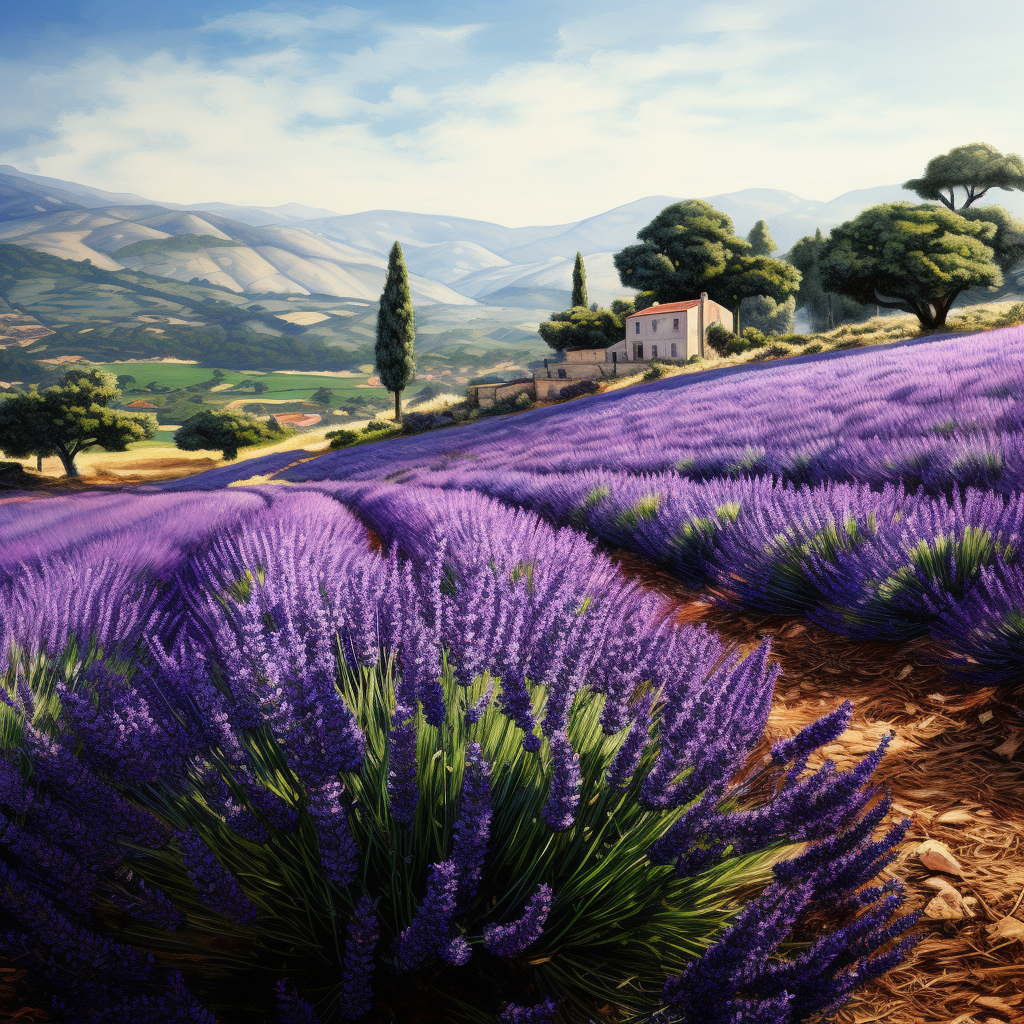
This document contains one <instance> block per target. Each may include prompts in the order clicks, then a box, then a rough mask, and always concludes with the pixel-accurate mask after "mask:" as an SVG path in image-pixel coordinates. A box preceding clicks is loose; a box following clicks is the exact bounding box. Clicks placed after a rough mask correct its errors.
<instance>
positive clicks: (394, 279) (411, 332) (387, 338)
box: [374, 242, 416, 423]
mask: <svg viewBox="0 0 1024 1024" xmlns="http://www.w3.org/2000/svg"><path fill="white" fill-rule="evenodd" d="M415 343H416V328H415V326H414V324H413V308H412V296H411V295H410V293H409V272H408V271H407V270H406V269H405V257H404V256H403V255H402V246H401V245H400V244H399V243H398V242H395V244H394V245H393V246H392V247H391V256H390V257H389V258H388V277H387V280H386V281H385V282H384V291H383V292H382V293H381V297H380V310H379V312H378V313H377V345H376V347H375V348H374V358H375V359H376V362H377V373H378V374H379V375H380V382H381V384H383V385H384V387H385V388H387V389H388V391H393V392H394V393H395V422H396V423H401V422H402V390H403V388H406V387H408V386H409V385H410V384H411V383H412V382H413V380H415V378H416V356H415V353H414V351H413V348H414V345H415Z"/></svg>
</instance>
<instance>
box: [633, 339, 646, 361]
mask: <svg viewBox="0 0 1024 1024" xmlns="http://www.w3.org/2000/svg"><path fill="white" fill-rule="evenodd" d="M643 357H644V346H643V344H642V343H640V342H637V344H635V345H634V346H633V358H634V359H643Z"/></svg>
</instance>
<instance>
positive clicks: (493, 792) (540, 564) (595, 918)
mask: <svg viewBox="0 0 1024 1024" xmlns="http://www.w3.org/2000/svg"><path fill="white" fill-rule="evenodd" d="M261 473H262V474H270V475H271V476H273V479H274V481H275V482H274V484H271V485H261V486H250V487H246V486H244V479H246V478H247V477H248V476H250V475H253V474H261ZM238 482H242V483H243V486H240V487H230V488H229V487H228V486H227V485H228V484H229V483H238ZM24 498H25V500H13V501H12V500H8V501H5V502H0V607H2V608H3V609H4V614H3V616H2V618H0V676H2V678H3V682H4V688H3V692H2V696H3V703H2V704H0V749H2V757H0V814H2V818H0V828H2V830H3V831H2V839H0V845H2V858H0V885H2V892H3V895H2V898H0V906H2V916H0V924H2V928H0V946H2V950H0V952H2V955H3V957H4V958H6V960H7V961H8V962H10V963H12V964H13V965H15V966H16V967H17V968H19V969H20V970H23V971H24V972H25V981H24V984H25V986H26V987H25V993H26V995H25V998H26V999H31V1000H33V1001H34V1002H33V1005H37V1006H39V1007H41V1008H42V1012H45V1013H46V1014H48V1016H47V1017H45V1018H39V1019H47V1020H60V1021H64V1020H66V1021H74V1022H78V1021H95V1022H100V1021H120V1020H126V1021H127V1020H132V1021H140V1022H154V1024H156V1022H164V1021H183V1022H184V1021H202V1022H214V1021H221V1022H224V1024H234V1022H249V1021H252V1022H256V1021H265V1020H270V1021H273V1020H279V1021H281V1022H282V1024H293V1022H294V1024H300V1022H301V1024H314V1022H316V1021H320V1022H323V1024H333V1022H340V1021H348V1020H363V1021H366V1022H372V1024H377V1022H378V1021H385V1020H393V1019H398V1020H413V1019H420V1020H423V1021H466V1022H475V1021H479V1022H481V1024H483V1022H488V1021H498V1020H500V1021H506V1022H515V1024H527V1022H536V1024H540V1022H542V1021H552V1022H553V1021H560V1022H564V1024H574V1022H579V1024H584V1022H589V1021H598V1020H602V1021H603V1020H612V1019H616V1015H617V1019H625V1018H627V1017H629V1019H635V1020H638V1021H639V1020H649V1019H652V1017H653V1016H654V1015H660V1016H659V1017H658V1019H660V1020H664V1021H673V1022H680V1021H681V1022H686V1024H725V1022H730V1024H796V1022H799V1021H808V1020H811V1019H812V1018H814V1017H815V1015H816V1014H821V1013H825V1014H828V1013H831V1012H834V1011H835V1010H836V1009H837V1008H839V1007H840V1006H841V1005H842V1004H843V1003H844V1002H845V1001H846V1000H847V999H848V998H849V997H850V995H851V993H853V992H854V991H855V990H857V989H859V988H861V987H862V986H864V985H865V984H867V983H869V982H871V981H872V979H874V978H877V977H879V976H881V975H883V974H884V973H885V972H887V971H888V970H890V969H891V968H893V967H894V966H895V965H897V964H899V963H900V962H901V961H902V960H903V959H904V958H905V957H906V956H907V954H908V952H909V951H910V950H911V949H912V947H913V945H914V943H915V941H916V940H917V938H918V932H917V930H916V929H915V928H914V925H915V922H916V917H917V916H916V914H914V913H906V912H904V911H901V909H900V908H901V903H902V887H901V885H900V883H899V882H898V881H897V880H896V879H894V878H886V877H885V876H883V875H882V872H883V869H885V868H886V867H887V866H888V865H889V864H890V863H891V861H892V860H893V858H894V857H895V853H896V850H897V848H898V846H899V844H900V843H901V841H902V840H903V837H904V836H905V835H906V832H907V829H908V827H909V822H907V821H905V820H900V819H899V818H898V817H896V818H895V819H894V816H893V814H892V813H891V805H890V801H889V799H888V798H887V797H885V796H884V795H883V794H881V793H880V792H879V789H878V786H877V785H876V784H875V782H874V779H875V778H876V777H877V772H878V769H879V766H880V764H881V763H882V759H883V756H884V753H885V749H886V746H887V744H888V740H887V739H884V738H883V739H882V741H881V742H880V743H879V744H877V745H876V747H875V749H873V750H872V751H870V752H869V753H867V754H866V755H865V756H863V757H861V758H860V759H859V760H857V761H856V762H855V763H853V764H852V765H851V766H849V767H845V768H840V767H838V766H837V765H836V763H835V762H834V761H832V760H827V759H826V760H822V758H821V757H820V755H818V754H817V753H816V752H818V751H819V750H820V749H821V748H823V747H826V746H828V745H829V744H833V743H835V742H836V741H838V740H839V739H840V737H841V736H842V735H843V733H844V731H845V730H846V729H847V727H848V726H849V724H850V721H851V716H852V714H853V709H852V707H851V705H850V704H849V703H848V702H841V703H839V704H838V706H837V707H836V708H835V709H834V710H832V711H830V712H828V713H825V714H824V716H823V717H821V718H820V719H819V720H817V721H815V722H812V723H811V724H810V725H808V726H806V727H805V728H803V729H802V730H800V731H798V732H796V733H795V735H791V736H788V737H786V738H784V739H781V740H777V741H776V742H774V744H769V743H768V741H767V734H766V726H767V722H768V714H769V710H770V707H771V703H772V698H773V691H774V689H775V683H776V679H777V677H778V672H779V668H778V666H777V665H776V664H775V663H774V662H773V660H772V652H771V648H770V645H769V643H768V642H767V641H764V642H762V643H761V644H760V645H759V646H758V645H755V646H753V648H752V649H749V650H748V649H741V648H739V647H737V646H736V645H733V644H730V643H727V642H726V641H724V640H723V639H722V638H721V637H719V636H718V635H717V634H716V633H715V632H714V631H713V630H711V629H709V628H707V627H706V626H704V625H683V624H680V623H679V622H678V621H677V619H676V617H675V615H674V609H673V606H672V605H671V603H670V602H668V601H667V600H666V599H665V598H664V597H663V596H661V595H660V594H658V593H657V592H656V591H653V590H650V589H647V588H645V587H643V586H641V585H640V583H638V582H636V581H633V580H631V579H629V578H628V577H627V576H626V575H624V574H623V572H622V571H621V570H620V569H619V568H618V566H617V565H616V563H615V561H614V560H613V559H612V557H610V555H609V553H608V551H607V549H608V548H612V549H626V550H629V551H631V552H634V553H635V554H637V555H639V556H642V557H643V558H644V559H646V560H648V561H649V562H651V563H655V564H657V565H658V566H660V567H661V568H662V569H664V570H667V571H668V572H670V573H672V574H673V575H674V576H676V577H677V578H678V579H679V581H680V582H681V583H682V584H683V585H685V586H686V587H689V588H692V589H693V590H694V591H700V592H702V593H703V594H704V595H705V597H707V598H710V599H713V600H717V601H720V602H722V605H723V607H731V608H750V609H757V610H760V611H766V612H770V613H774V614H779V615H787V616H797V615H800V616H807V617H809V618H810V619H812V620H813V621H814V622H816V623H817V624H819V625H821V626H823V627H825V628H826V629H828V630H832V631H834V632H836V633H841V634H844V635H846V636H849V637H853V638H855V639H858V640H870V641H876V642H879V643H892V644H896V643H901V642H905V641H907V640H909V639H914V638H930V640H931V643H932V649H933V652H934V657H935V659H938V660H941V661H942V662H943V663H944V664H945V665H946V666H947V667H948V669H949V671H950V673H951V675H952V676H953V677H954V678H955V679H956V680H957V681H959V682H960V683H965V684H968V685H970V686H978V685H993V684H994V685H998V686H1004V687H1008V686H1009V687H1012V686H1014V685H1016V684H1019V683H1020V682H1021V680H1022V673H1024V575H1022V573H1024V569H1022V564H1021V561H1020V558H1019V549H1020V543H1021V541H1020V538H1021V532H1022V531H1021V526H1022V519H1024V329H1021V328H1010V329H1007V330H1001V331H993V332H990V333H988V334H985V335H980V336H974V337H968V338H960V339H946V340H940V341H935V342H931V343H928V344H920V345H907V346H903V347H897V348H893V349H887V350H875V351H861V352H856V353H850V354H844V355H839V356H837V357H832V358H827V359H810V360H807V361H790V362H789V363H788V364H782V365H778V366H771V367H764V368H760V369H757V370H753V371H747V372H743V373H739V374H724V375H721V376H719V377H717V378H716V379H702V378H692V377H684V378H674V379H669V380H665V381H662V382H659V383H656V384H652V385H649V386H645V387H642V388H637V389H630V390H623V391H618V392H611V393H609V394H606V395H599V396H595V397H593V398H589V399H583V400H580V401H576V402H572V403H568V404H565V405H562V406H558V407H553V408H550V409H546V410H541V411H538V412H533V413H526V414H522V415H518V416H514V417H509V418H505V419H500V420H491V421H488V422H481V423H478V424H474V425H472V426H470V427H467V428H464V429H457V430H448V431H437V432H434V433H430V434H424V435H420V436H414V437H409V438H402V439H398V440H394V441H389V442H386V443H381V444H374V445H366V446H363V447H358V448H354V449H350V450H344V449H342V450H339V451H337V452H332V453H330V454H327V455H323V456H321V457H319V458H317V459H315V460H311V461H307V462H304V463H302V464H299V465H293V466H291V467H290V468H285V467H284V466H283V465H282V460H280V457H278V461H277V462H273V463H271V462H269V461H268V463H267V464H266V465H262V460H253V461H251V462H249V463H247V464H246V467H245V470H244V472H243V471H241V469H239V470H235V469H229V470H222V471H217V472H215V473H211V474H207V475H205V476H199V477H195V478H192V479H191V480H186V481H176V482H175V483H174V484H173V485H167V486H165V487H163V488H160V487H145V488H137V489H135V490H134V491H121V492H117V493H98V492H91V493H90V492H83V493H73V494H66V495H61V496H49V497H31V496H24Z"/></svg>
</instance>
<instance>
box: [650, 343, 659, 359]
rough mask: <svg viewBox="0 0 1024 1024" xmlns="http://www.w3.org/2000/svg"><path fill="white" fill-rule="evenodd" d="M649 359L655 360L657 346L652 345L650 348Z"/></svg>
mask: <svg viewBox="0 0 1024 1024" xmlns="http://www.w3.org/2000/svg"><path fill="white" fill-rule="evenodd" d="M651 358H652V359H657V358H658V346H657V345H652V346H651Z"/></svg>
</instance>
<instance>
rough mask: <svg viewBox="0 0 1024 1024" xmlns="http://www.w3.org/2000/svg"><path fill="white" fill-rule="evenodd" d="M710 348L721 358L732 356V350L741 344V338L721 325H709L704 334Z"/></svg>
mask: <svg viewBox="0 0 1024 1024" xmlns="http://www.w3.org/2000/svg"><path fill="white" fill-rule="evenodd" d="M704 337H705V340H706V341H707V344H708V347H709V348H710V349H711V350H712V351H713V352H716V353H717V354H718V355H720V356H727V355H730V354H731V353H730V348H732V347H733V346H735V345H736V344H738V343H739V340H740V339H739V336H738V335H736V334H733V332H732V331H730V330H729V329H728V328H727V327H723V326H722V325H721V324H709V325H708V329H707V331H705V334H704Z"/></svg>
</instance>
